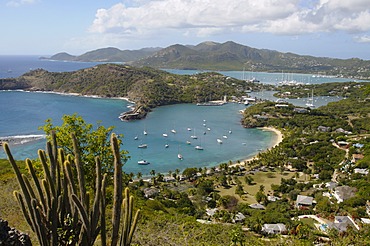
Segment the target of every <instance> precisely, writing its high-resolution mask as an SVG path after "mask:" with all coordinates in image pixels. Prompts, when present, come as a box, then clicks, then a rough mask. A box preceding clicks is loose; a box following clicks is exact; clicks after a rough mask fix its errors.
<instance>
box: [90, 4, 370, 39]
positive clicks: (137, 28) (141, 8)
mask: <svg viewBox="0 0 370 246" xmlns="http://www.w3.org/2000/svg"><path fill="white" fill-rule="evenodd" d="M89 31H90V32H91V33H96V34H113V35H119V36H126V37H130V36H136V37H150V36H151V35H155V34H157V33H158V32H163V33H171V32H173V31H176V32H177V33H178V34H180V35H183V36H185V35H193V36H196V37H210V36H212V35H215V34H222V33H231V34H232V33H248V32H257V33H271V34H276V35H290V36H295V35H301V34H311V33H317V32H346V33H349V34H357V36H361V35H360V34H365V33H366V32H369V31H370V10H369V0H352V1H348V0H312V1H304V0H282V1H274V0H260V1H254V0H213V1H211V0H207V1H205V0H187V1H184V0H154V1H148V0H138V1H135V0H134V5H131V6H128V5H125V4H124V3H118V4H115V5H113V6H112V7H110V8H107V9H99V10H97V12H96V15H95V19H94V21H93V23H92V25H91V26H90V28H89ZM354 40H358V41H361V39H358V38H355V37H354ZM362 42H363V41H362Z"/></svg>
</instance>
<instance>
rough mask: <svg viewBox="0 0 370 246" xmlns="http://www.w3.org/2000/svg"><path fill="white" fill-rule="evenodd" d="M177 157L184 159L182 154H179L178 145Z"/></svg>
mask: <svg viewBox="0 0 370 246" xmlns="http://www.w3.org/2000/svg"><path fill="white" fill-rule="evenodd" d="M177 158H179V159H180V160H183V159H184V158H183V156H182V154H180V146H179V148H178V153H177Z"/></svg>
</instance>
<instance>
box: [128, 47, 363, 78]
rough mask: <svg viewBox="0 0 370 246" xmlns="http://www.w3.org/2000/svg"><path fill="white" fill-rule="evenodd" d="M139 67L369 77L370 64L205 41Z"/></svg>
mask: <svg viewBox="0 0 370 246" xmlns="http://www.w3.org/2000/svg"><path fill="white" fill-rule="evenodd" d="M133 64H134V65H137V66H152V67H157V68H177V69H198V70H201V69H207V70H242V69H246V70H248V71H264V72H281V71H284V72H288V71H289V72H301V73H303V72H304V73H315V74H316V73H320V74H330V75H336V76H346V77H351V76H352V77H356V78H369V77H370V61H364V60H361V59H357V58H353V59H346V60H344V59H333V58H327V57H313V56H302V55H297V54H293V53H282V52H278V51H274V50H267V49H255V48H252V47H249V46H244V45H241V44H237V43H234V42H231V41H229V42H225V43H215V42H204V43H200V44H198V45H196V46H184V45H179V44H177V45H172V46H169V47H167V48H165V49H162V50H160V51H158V52H156V53H154V54H153V55H151V56H149V57H147V58H144V59H141V60H139V61H137V62H134V63H133Z"/></svg>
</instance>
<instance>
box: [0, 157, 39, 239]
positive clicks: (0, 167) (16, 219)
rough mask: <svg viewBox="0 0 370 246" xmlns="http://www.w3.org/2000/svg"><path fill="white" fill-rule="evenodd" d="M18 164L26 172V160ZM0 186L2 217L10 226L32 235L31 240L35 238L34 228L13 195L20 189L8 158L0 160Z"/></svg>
mask: <svg viewBox="0 0 370 246" xmlns="http://www.w3.org/2000/svg"><path fill="white" fill-rule="evenodd" d="M18 165H19V166H20V167H21V169H22V170H23V172H24V173H25V172H26V170H25V165H24V162H18ZM0 187H1V188H0V197H1V199H0V218H1V219H4V220H7V221H8V223H9V226H10V227H15V228H16V229H17V230H19V231H22V232H25V233H28V234H29V235H30V236H31V240H32V239H34V238H32V236H33V233H32V230H31V229H30V227H29V226H28V224H27V222H26V221H25V219H24V218H23V214H22V212H21V209H20V207H19V205H18V202H17V201H16V199H15V197H14V195H13V192H14V191H15V190H20V189H19V185H18V181H17V179H16V176H15V174H14V172H13V169H12V167H11V165H10V163H9V162H8V160H0ZM32 241H34V240H32Z"/></svg>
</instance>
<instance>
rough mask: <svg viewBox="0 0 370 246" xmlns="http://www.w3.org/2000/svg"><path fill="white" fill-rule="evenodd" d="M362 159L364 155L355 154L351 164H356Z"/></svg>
mask: <svg viewBox="0 0 370 246" xmlns="http://www.w3.org/2000/svg"><path fill="white" fill-rule="evenodd" d="M362 159H364V155H363V154H353V155H352V160H351V162H352V163H356V162H357V161H359V160H362Z"/></svg>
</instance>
